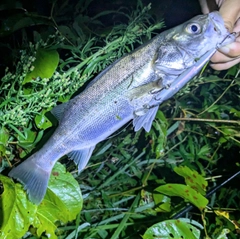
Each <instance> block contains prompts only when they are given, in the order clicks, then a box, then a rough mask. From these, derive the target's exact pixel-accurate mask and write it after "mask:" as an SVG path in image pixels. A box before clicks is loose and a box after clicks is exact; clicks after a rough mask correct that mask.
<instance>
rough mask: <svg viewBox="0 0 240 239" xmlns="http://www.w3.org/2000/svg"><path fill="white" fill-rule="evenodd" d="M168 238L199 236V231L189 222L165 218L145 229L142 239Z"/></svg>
mask: <svg viewBox="0 0 240 239" xmlns="http://www.w3.org/2000/svg"><path fill="white" fill-rule="evenodd" d="M158 238H161V239H164V238H166V239H169V238H176V239H181V238H187V239H198V238H200V231H199V230H198V229H197V228H196V227H194V226H192V225H191V224H189V223H186V222H183V221H181V220H167V221H164V222H159V223H156V224H154V225H153V226H151V227H150V228H148V229H147V231H146V232H145V233H144V235H143V239H158Z"/></svg>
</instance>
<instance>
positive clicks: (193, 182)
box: [174, 166, 208, 195]
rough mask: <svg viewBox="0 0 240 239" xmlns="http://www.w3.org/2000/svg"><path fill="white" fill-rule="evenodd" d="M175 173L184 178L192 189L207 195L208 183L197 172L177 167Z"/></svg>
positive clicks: (185, 167)
mask: <svg viewBox="0 0 240 239" xmlns="http://www.w3.org/2000/svg"><path fill="white" fill-rule="evenodd" d="M174 171H175V172H176V173H177V174H178V175H180V176H182V177H184V179H185V183H186V184H187V185H189V186H190V187H191V188H192V189H194V190H196V191H197V192H199V193H201V194H202V195H205V194H206V188H207V185H208V182H207V181H206V180H205V179H204V177H202V176H201V175H200V174H199V173H198V172H197V171H195V170H191V169H190V168H188V167H187V166H181V167H175V168H174Z"/></svg>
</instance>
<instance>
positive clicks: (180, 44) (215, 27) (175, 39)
mask: <svg viewBox="0 0 240 239" xmlns="http://www.w3.org/2000/svg"><path fill="white" fill-rule="evenodd" d="M223 41H224V44H227V43H230V42H232V41H234V37H231V35H230V33H229V32H228V30H227V29H226V28H225V26H224V21H223V19H222V17H221V15H220V13H219V12H212V13H209V14H206V15H198V16H196V17H194V18H192V19H190V20H189V21H187V22H185V23H183V24H181V25H179V26H177V27H174V28H172V29H170V30H168V31H166V33H165V38H164V40H163V42H161V44H160V46H159V48H158V51H157V54H156V57H155V62H154V63H155V64H154V69H155V72H157V73H158V74H159V75H160V74H161V73H162V74H163V75H165V76H166V75H168V78H169V80H167V79H165V81H167V82H168V84H170V83H171V82H172V81H173V79H174V78H172V77H169V76H171V75H179V74H181V73H182V72H183V71H184V70H186V69H188V68H189V67H191V66H192V65H193V64H194V63H195V62H196V60H197V59H199V58H201V56H203V55H204V54H205V53H206V52H208V51H209V50H213V49H216V48H217V47H218V45H219V44H221V43H222V42H223ZM224 44H223V45H224ZM162 78H166V77H162Z"/></svg>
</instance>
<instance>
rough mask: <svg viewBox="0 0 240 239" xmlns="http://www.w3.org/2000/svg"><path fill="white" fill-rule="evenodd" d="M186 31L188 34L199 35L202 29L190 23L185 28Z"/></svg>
mask: <svg viewBox="0 0 240 239" xmlns="http://www.w3.org/2000/svg"><path fill="white" fill-rule="evenodd" d="M186 31H187V32H188V33H190V34H199V33H201V31H202V29H201V26H200V25H199V24H197V23H190V24H188V25H187V27H186Z"/></svg>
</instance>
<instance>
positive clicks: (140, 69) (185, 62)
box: [9, 12, 229, 205]
mask: <svg viewBox="0 0 240 239" xmlns="http://www.w3.org/2000/svg"><path fill="white" fill-rule="evenodd" d="M228 34H229V32H228V31H227V29H226V28H225V27H224V22H223V19H222V17H221V15H220V14H219V13H218V12H212V13H210V14H207V15H198V16H196V17H194V18H192V19H190V20H189V21H187V22H184V23H183V24H181V25H179V26H176V27H174V28H172V29H169V30H166V31H164V32H162V33H160V34H159V35H157V36H155V37H154V38H153V39H151V40H150V41H149V42H147V43H145V44H143V45H141V46H140V47H139V48H137V49H136V50H134V51H133V52H131V53H129V54H127V55H125V56H123V57H122V58H120V59H118V60H117V61H115V62H114V63H113V64H111V65H110V66H108V67H107V68H106V69H105V70H103V71H102V72H101V73H100V74H99V75H98V76H97V77H96V78H95V79H93V80H92V81H91V82H90V83H89V84H88V85H87V87H86V88H85V90H84V91H82V92H81V93H80V94H79V95H77V96H75V97H74V98H72V99H71V100H70V101H68V102H66V103H63V104H60V105H57V106H56V107H55V108H53V110H52V114H53V115H54V116H55V117H56V118H57V119H58V121H59V124H58V127H57V128H56V130H55V131H54V133H53V134H52V136H51V137H50V138H49V139H48V141H47V142H46V143H45V144H44V145H43V147H42V148H41V149H40V150H39V151H37V152H36V153H34V154H32V155H31V156H30V157H29V158H27V159H26V160H25V161H24V162H22V163H21V164H19V165H18V166H17V167H15V168H13V169H12V170H11V171H10V172H9V176H10V177H12V178H15V179H17V180H18V181H19V182H20V183H22V184H23V185H24V189H25V190H26V192H27V194H28V198H29V200H30V201H31V202H33V203H34V204H36V205H38V204H40V203H41V201H42V200H43V198H44V196H45V194H46V190H47V186H48V181H49V177H50V175H51V171H52V168H53V166H54V164H55V163H56V162H57V161H58V160H59V159H60V158H61V157H62V156H64V155H67V156H68V157H69V158H70V159H71V160H73V161H74V162H75V164H76V165H77V167H78V172H79V173H80V172H81V171H82V170H83V169H84V168H85V166H86V165H87V163H88V161H89V159H90V157H91V155H92V153H93V151H94V148H95V146H96V145H97V144H98V143H99V142H101V141H103V140H105V139H107V138H108V137H109V136H110V135H112V134H113V133H114V132H116V131H117V130H118V129H120V128H121V127H122V126H124V125H125V124H126V123H128V122H129V121H131V120H132V122H133V127H134V130H135V131H138V130H140V129H141V128H143V129H145V130H146V131H147V132H148V131H149V130H150V129H151V125H152V122H153V120H154V118H155V115H156V112H157V110H158V107H159V104H160V103H159V102H161V101H162V100H163V99H161V100H160V101H159V99H158V98H159V96H161V92H163V91H164V90H168V89H171V85H174V81H175V80H176V79H177V78H178V77H179V76H181V74H183V73H184V72H185V71H186V70H188V69H191V67H193V66H194V64H196V62H197V60H198V59H200V58H201V57H202V56H204V54H205V53H206V52H208V51H209V50H212V49H216V47H217V46H218V44H220V43H221V42H222V41H223V40H224V39H225V38H226V37H227V36H228ZM193 76H194V75H193ZM191 77H192V76H191Z"/></svg>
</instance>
